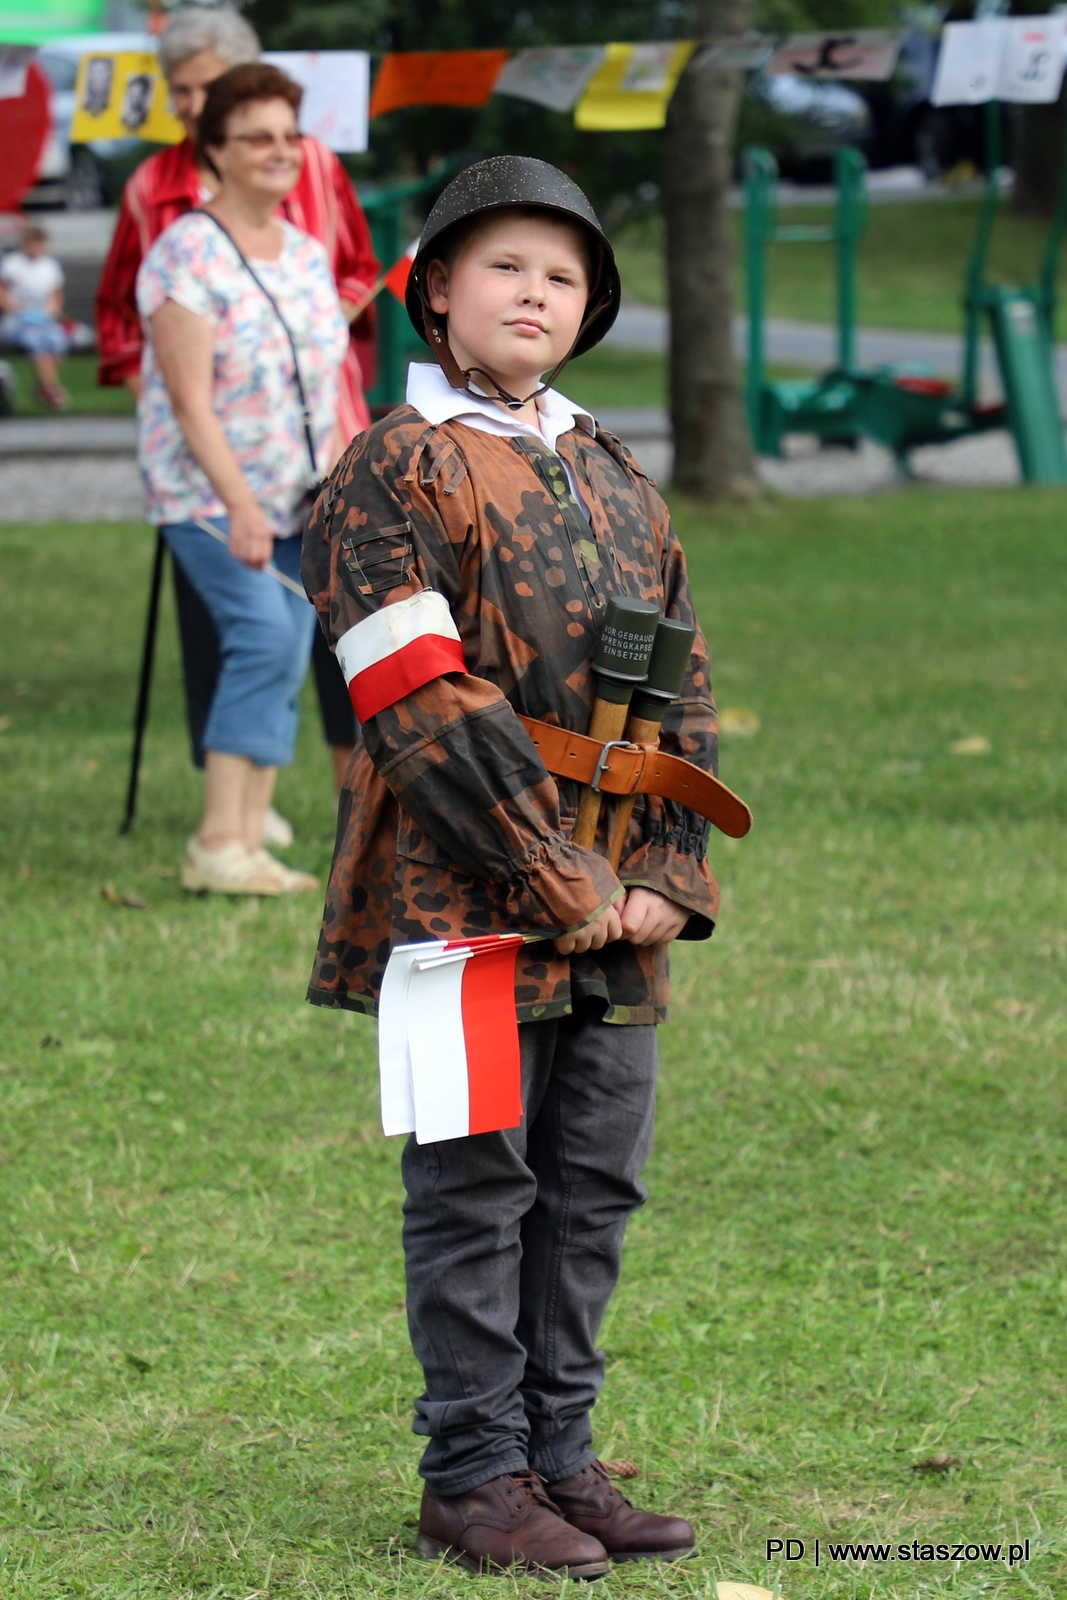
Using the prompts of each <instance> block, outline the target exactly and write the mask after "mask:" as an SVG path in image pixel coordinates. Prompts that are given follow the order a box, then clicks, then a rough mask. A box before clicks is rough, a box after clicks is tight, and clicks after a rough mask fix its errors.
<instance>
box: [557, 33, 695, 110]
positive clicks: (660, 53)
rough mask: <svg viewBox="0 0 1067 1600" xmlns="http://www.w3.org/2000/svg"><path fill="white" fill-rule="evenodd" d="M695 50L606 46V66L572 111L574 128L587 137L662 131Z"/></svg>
mask: <svg viewBox="0 0 1067 1600" xmlns="http://www.w3.org/2000/svg"><path fill="white" fill-rule="evenodd" d="M695 48H696V46H695V44H694V43H693V42H692V41H691V40H688V41H686V42H684V43H682V44H678V43H667V44H659V43H656V44H609V45H608V54H607V60H606V61H605V62H604V65H603V66H602V67H601V68H600V70H599V72H597V73H595V74H594V76H593V77H592V78H591V79H590V80H589V86H588V88H587V89H586V91H585V94H584V95H583V96H582V98H581V99H580V100H579V102H578V105H577V107H576V108H575V112H574V122H575V126H576V127H578V128H584V129H585V130H586V131H587V132H590V133H594V132H601V133H617V132H622V131H624V130H626V129H631V128H662V127H663V124H664V123H665V122H666V120H667V103H668V101H669V100H670V98H671V95H672V94H673V93H674V86H675V84H676V83H677V81H678V77H679V74H680V73H681V71H682V68H683V67H684V66H685V64H686V62H687V61H688V60H689V57H690V56H691V55H692V54H693V51H694V50H695Z"/></svg>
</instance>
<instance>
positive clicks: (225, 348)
mask: <svg viewBox="0 0 1067 1600" xmlns="http://www.w3.org/2000/svg"><path fill="white" fill-rule="evenodd" d="M281 228H282V231H283V233H284V235H285V239H284V243H283V245H282V249H281V254H280V255H279V256H278V257H277V259H276V260H274V261H259V260H256V261H253V262H252V266H253V268H254V270H255V272H256V275H257V277H259V278H261V279H262V281H263V283H264V284H265V285H266V287H267V288H268V289H269V290H270V292H271V294H272V295H273V296H274V298H275V300H276V301H277V303H278V307H279V309H280V311H281V313H282V315H283V316H284V318H285V320H286V322H287V324H288V326H289V331H290V332H291V334H292V336H293V340H294V342H295V344H296V348H297V354H298V356H299V360H300V376H301V378H302V380H303V383H304V392H305V394H306V396H307V401H308V407H309V409H310V411H311V415H312V423H311V431H312V437H313V440H314V444H315V454H316V461H317V464H318V467H319V469H320V471H319V473H316V474H314V475H313V474H312V471H311V463H310V461H309V459H308V450H307V444H306V441H305V438H304V426H303V422H302V419H301V415H300V400H299V396H298V394H297V388H296V383H295V381H294V374H293V358H292V352H291V351H290V348H289V341H288V339H287V338H286V335H285V330H284V329H283V328H282V326H281V323H280V322H279V320H278V317H277V315H276V314H275V312H274V310H273V308H272V307H271V304H270V302H269V300H268V299H267V297H266V295H265V294H264V293H263V291H262V289H260V288H259V287H257V285H256V284H255V283H254V282H253V281H252V278H251V277H250V275H249V273H248V271H247V270H246V268H245V267H244V266H243V265H242V263H241V260H240V258H239V257H238V255H237V252H236V250H235V249H234V247H233V245H232V244H231V242H230V240H229V239H228V238H227V237H226V236H225V234H223V233H222V232H221V230H220V229H219V228H218V227H217V226H216V224H215V223H214V222H213V221H212V220H211V218H210V217H206V216H201V215H197V214H196V213H195V212H190V213H188V214H187V215H186V216H184V217H180V218H179V219H178V221H177V222H175V223H174V224H173V226H172V227H170V228H168V229H167V231H166V232H165V233H163V234H161V235H160V237H159V238H158V239H157V240H156V242H155V244H154V245H153V246H152V248H151V250H149V252H148V254H147V256H146V257H145V259H144V262H143V263H142V265H141V269H140V271H139V273H138V275H137V305H138V309H139V311H140V313H141V316H142V318H143V319H144V322H145V330H146V336H147V342H146V345H145V354H144V362H143V365H142V373H143V376H144V387H143V389H142V393H141V399H140V403H139V405H138V418H139V452H138V453H139V457H140V464H141V471H142V473H143V475H144V479H145V486H146V489H147V494H148V506H147V513H146V514H147V517H148V520H149V522H151V523H153V524H154V525H156V526H160V525H161V524H163V523H168V522H186V521H188V520H189V519H190V518H192V517H218V516H225V514H226V508H225V507H224V506H223V504H222V502H221V500H220V499H219V497H218V495H217V494H216V493H215V491H214V489H213V488H212V486H211V484H210V482H209V481H208V479H207V476H206V475H205V473H204V472H203V470H202V469H201V467H200V466H199V465H198V464H197V461H196V458H195V457H194V455H193V453H192V451H191V450H190V449H189V446H188V445H187V444H186V442H185V437H184V435H183V433H182V430H181V427H180V426H179V424H178V420H177V418H176V417H175V415H174V408H173V407H172V405H171V401H170V396H169V394H168V393H167V386H166V384H165V383H164V381H163V374H162V372H161V370H160V367H159V362H158V360H157V358H156V353H155V350H154V348H153V345H152V329H151V324H150V322H149V319H150V317H151V316H152V314H153V312H155V311H158V310H159V307H160V306H161V305H162V304H163V303H164V301H165V300H173V301H175V302H176V303H177V304H178V305H180V306H184V307H185V308H186V310H187V311H192V312H193V313H194V314H195V315H196V316H198V317H203V318H204V320H205V322H209V323H210V324H211V328H212V331H213V333H214V336H215V356H214V388H213V396H212V400H213V405H214V409H215V414H216V416H217V417H218V419H219V421H220V422H221V424H222V429H223V432H224V433H225V435H226V438H227V441H228V443H229V445H230V448H231V449H232V451H233V453H234V455H235V456H236V458H237V461H238V463H239V465H240V467H241V471H242V472H243V473H244V476H245V480H246V482H247V483H248V485H249V487H250V489H251V490H252V493H253V494H254V496H255V498H256V500H257V502H258V503H259V505H260V506H261V507H262V509H263V511H264V513H265V514H266V516H267V518H268V520H269V522H270V524H271V527H272V528H273V530H274V533H275V536H276V537H278V538H284V537H285V536H286V535H288V534H291V533H293V532H295V531H296V522H297V520H298V507H299V505H300V501H301V498H302V496H303V494H304V491H305V490H306V489H307V488H308V486H309V485H310V484H311V483H313V482H315V481H316V478H317V477H318V476H320V475H321V474H322V473H324V472H325V470H326V467H327V465H328V451H329V446H330V436H331V433H332V430H333V426H334V421H335V418H336V412H337V377H338V373H339V371H340V367H341V363H342V361H343V360H344V355H345V351H346V350H347V348H348V324H347V323H346V321H345V318H344V315H343V313H342V311H341V305H340V301H339V300H338V298H337V289H336V287H335V285H334V280H333V273H332V272H331V270H330V263H329V260H328V258H327V255H326V251H325V250H324V249H323V247H322V245H321V244H319V243H318V241H317V240H315V239H312V238H311V237H310V236H309V235H308V234H306V233H301V232H300V230H299V229H298V228H294V227H293V226H292V225H291V224H290V223H288V222H282V223H281Z"/></svg>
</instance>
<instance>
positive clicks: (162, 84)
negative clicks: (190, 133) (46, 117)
mask: <svg viewBox="0 0 1067 1600" xmlns="http://www.w3.org/2000/svg"><path fill="white" fill-rule="evenodd" d="M131 136H133V137H136V138H138V139H150V140H151V141H152V142H153V143H154V144H177V143H178V140H179V139H184V137H185V129H184V128H183V127H182V125H181V123H180V122H179V121H178V119H177V117H176V116H174V114H173V112H172V111H171V109H170V95H169V91H168V89H167V84H166V80H165V78H164V77H163V73H162V71H161V69H160V65H159V57H158V56H157V55H156V53H155V51H154V50H94V51H90V52H89V54H87V55H84V56H82V58H81V60H80V62H79V63H78V79H77V82H76V84H75V86H74V118H73V121H72V122H71V126H70V142H71V144H88V143H89V141H90V140H91V139H124V138H129V137H131Z"/></svg>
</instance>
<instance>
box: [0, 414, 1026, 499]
mask: <svg viewBox="0 0 1067 1600" xmlns="http://www.w3.org/2000/svg"><path fill="white" fill-rule="evenodd" d="M604 420H605V423H606V424H607V426H609V427H611V428H613V430H614V431H617V432H618V433H620V434H621V435H622V437H623V438H624V439H625V440H626V442H627V444H628V445H629V446H630V448H631V449H632V450H633V452H634V455H635V456H636V457H637V459H638V460H639V461H640V463H641V465H642V466H643V467H644V468H645V470H646V472H649V473H651V475H652V476H653V477H654V478H657V479H658V480H659V482H660V483H667V482H669V480H670V468H671V445H670V440H669V438H668V437H667V429H666V419H665V418H664V417H662V416H657V414H656V413H654V412H635V413H633V414H632V417H631V418H630V419H627V417H626V414H625V413H624V412H618V413H615V414H612V415H610V416H606V417H605V419H604ZM628 420H629V421H631V422H632V426H627V422H628ZM789 446H790V455H789V457H788V458H787V459H784V460H781V461H773V460H769V459H767V458H764V459H762V460H761V461H760V466H759V470H760V477H761V478H762V480H763V482H764V483H765V484H766V485H767V487H768V488H769V489H772V490H774V491H776V492H777V493H778V494H783V495H789V496H798V497H802V498H808V497H812V496H817V495H851V494H872V493H878V492H885V491H887V490H894V489H903V488H906V487H908V486H909V484H911V485H914V484H941V485H946V486H949V485H951V486H955V487H958V488H973V489H991V488H997V487H1001V486H1008V485H1011V484H1015V483H1018V482H1019V468H1018V463H1017V461H1016V457H1015V447H1014V445H1013V444H1012V441H1011V436H1010V435H1009V434H1008V433H1004V432H998V433H987V434H982V435H981V436H979V437H975V438H971V439H961V440H960V441H959V442H958V443H957V444H951V445H930V446H927V447H925V448H924V449H922V450H916V451H914V452H913V453H912V460H911V467H912V470H911V475H910V477H909V476H905V475H903V474H902V473H900V472H899V471H898V469H897V465H896V462H895V460H894V458H893V454H892V452H891V451H889V450H885V449H883V448H882V447H881V446H879V445H876V444H872V443H871V442H870V441H864V443H863V445H862V446H861V448H860V449H859V450H854V451H853V450H819V449H817V448H816V446H815V441H814V440H810V439H792V440H790V441H789ZM143 516H144V496H143V491H142V488H141V477H140V473H139V472H138V470H137V465H136V463H135V461H134V460H133V457H132V456H129V455H123V454H120V453H117V452H111V453H108V454H89V453H87V452H86V453H79V454H69V455H47V454H34V455H25V456H12V455H4V454H3V453H0V523H2V522H140V521H141V520H142V519H143Z"/></svg>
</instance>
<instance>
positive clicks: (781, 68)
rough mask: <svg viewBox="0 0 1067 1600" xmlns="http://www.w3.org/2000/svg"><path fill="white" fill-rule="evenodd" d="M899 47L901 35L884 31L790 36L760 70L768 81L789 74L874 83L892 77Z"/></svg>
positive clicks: (874, 29)
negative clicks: (763, 71)
mask: <svg viewBox="0 0 1067 1600" xmlns="http://www.w3.org/2000/svg"><path fill="white" fill-rule="evenodd" d="M903 43H904V35H903V33H897V32H893V31H891V30H888V29H885V28H857V29H856V30H855V31H854V32H852V33H849V32H846V31H845V30H844V29H842V30H841V32H840V33H794V34H793V35H792V37H791V38H789V39H787V40H786V42H785V44H783V45H780V46H779V48H778V49H777V50H776V51H775V52H774V55H773V56H772V57H771V59H770V61H769V62H768V63H767V66H766V68H765V69H764V70H765V71H766V73H767V75H768V77H778V76H780V75H781V74H783V73H793V74H795V75H796V76H797V77H798V78H854V79H856V80H857V81H858V82H869V83H877V82H880V81H884V80H885V79H886V78H891V77H892V75H893V68H894V67H895V66H896V64H897V56H898V55H899V54H900V47H901V45H902V44H903Z"/></svg>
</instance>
